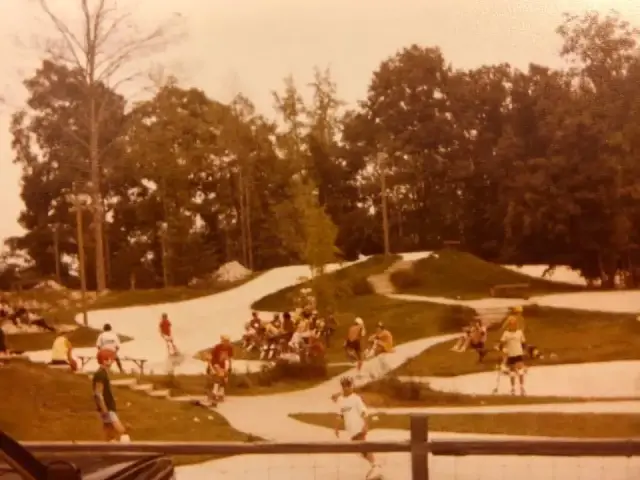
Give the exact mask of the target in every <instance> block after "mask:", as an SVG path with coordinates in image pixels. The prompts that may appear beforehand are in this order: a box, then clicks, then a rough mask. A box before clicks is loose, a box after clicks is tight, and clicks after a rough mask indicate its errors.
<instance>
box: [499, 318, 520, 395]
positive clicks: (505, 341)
mask: <svg viewBox="0 0 640 480" xmlns="http://www.w3.org/2000/svg"><path fill="white" fill-rule="evenodd" d="M506 327H507V329H506V330H505V331H504V332H503V334H502V338H500V348H501V349H502V350H503V351H504V352H505V355H506V360H505V364H506V366H507V368H508V369H509V380H510V381H511V394H512V395H515V393H516V379H517V380H518V383H519V384H520V394H521V395H525V391H524V375H525V365H524V348H523V344H524V343H525V342H526V339H525V337H524V333H523V332H522V330H520V329H519V328H518V319H517V318H512V319H511V320H510V321H509V322H508V323H507V325H506Z"/></svg>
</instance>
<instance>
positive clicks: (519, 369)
mask: <svg viewBox="0 0 640 480" xmlns="http://www.w3.org/2000/svg"><path fill="white" fill-rule="evenodd" d="M516 373H517V374H518V376H520V377H521V376H523V375H524V374H525V373H527V369H526V368H524V367H518V368H517V369H516Z"/></svg>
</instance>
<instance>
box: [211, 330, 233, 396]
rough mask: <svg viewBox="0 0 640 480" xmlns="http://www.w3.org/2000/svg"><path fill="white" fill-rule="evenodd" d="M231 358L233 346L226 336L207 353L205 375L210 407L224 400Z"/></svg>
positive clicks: (221, 337)
mask: <svg viewBox="0 0 640 480" xmlns="http://www.w3.org/2000/svg"><path fill="white" fill-rule="evenodd" d="M232 358H233V345H232V344H231V339H230V338H229V336H228V335H221V336H220V343H218V344H217V345H215V346H214V347H213V348H212V349H211V351H210V352H209V363H208V365H207V374H208V377H209V381H208V385H207V396H208V397H209V401H210V404H211V405H216V404H217V403H218V402H222V401H223V400H224V394H225V387H226V385H227V382H228V381H229V374H230V372H231V359H232Z"/></svg>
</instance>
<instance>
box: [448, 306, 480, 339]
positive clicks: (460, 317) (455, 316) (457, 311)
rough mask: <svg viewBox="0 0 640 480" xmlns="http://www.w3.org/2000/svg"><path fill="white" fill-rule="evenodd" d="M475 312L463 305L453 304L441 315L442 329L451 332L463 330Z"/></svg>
mask: <svg viewBox="0 0 640 480" xmlns="http://www.w3.org/2000/svg"><path fill="white" fill-rule="evenodd" d="M474 315H475V312H474V310H473V309H472V308H469V307H465V306H463V305H451V306H450V307H449V308H448V309H447V312H445V313H444V314H443V315H442V316H441V317H440V331H442V332H451V331H457V330H461V329H462V328H463V327H466V326H467V325H469V322H471V320H473V317H474Z"/></svg>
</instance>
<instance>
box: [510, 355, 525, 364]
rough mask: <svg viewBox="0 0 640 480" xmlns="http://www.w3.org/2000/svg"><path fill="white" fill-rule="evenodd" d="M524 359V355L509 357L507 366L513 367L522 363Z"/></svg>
mask: <svg viewBox="0 0 640 480" xmlns="http://www.w3.org/2000/svg"><path fill="white" fill-rule="evenodd" d="M523 361H524V357H523V356H522V355H516V356H515V357H507V365H509V366H510V367H513V366H514V365H515V364H516V363H522V362H523Z"/></svg>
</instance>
